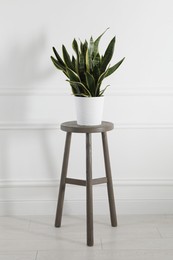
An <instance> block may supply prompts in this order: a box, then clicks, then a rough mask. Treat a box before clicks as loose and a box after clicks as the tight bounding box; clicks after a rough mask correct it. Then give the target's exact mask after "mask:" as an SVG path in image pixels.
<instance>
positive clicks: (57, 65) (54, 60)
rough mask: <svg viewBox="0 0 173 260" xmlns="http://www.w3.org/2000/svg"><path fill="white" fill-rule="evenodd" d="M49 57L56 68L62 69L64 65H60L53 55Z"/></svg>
mask: <svg viewBox="0 0 173 260" xmlns="http://www.w3.org/2000/svg"><path fill="white" fill-rule="evenodd" d="M50 58H51V60H52V62H53V64H54V65H55V67H56V68H57V69H59V70H64V66H62V65H61V64H60V63H59V62H58V61H57V60H56V59H55V58H54V57H53V56H51V57H50Z"/></svg>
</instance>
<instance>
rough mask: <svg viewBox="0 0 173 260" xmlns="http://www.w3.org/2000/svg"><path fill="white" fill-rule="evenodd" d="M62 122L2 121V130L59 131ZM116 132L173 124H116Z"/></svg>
mask: <svg viewBox="0 0 173 260" xmlns="http://www.w3.org/2000/svg"><path fill="white" fill-rule="evenodd" d="M60 124H61V123H60V122H53V121H49V120H44V121H41V120H33V121H28V120H26V121H24V120H23V121H0V130H57V129H58V130H59V129H60ZM114 128H115V129H116V130H123V129H124V130H130V129H131V130H133V129H144V130H145V129H146V130H147V129H149V130H152V129H153V130H154V129H162V130H164V129H165V130H168V129H173V123H166V122H165V123H147V122H146V123H120V122H119V123H114Z"/></svg>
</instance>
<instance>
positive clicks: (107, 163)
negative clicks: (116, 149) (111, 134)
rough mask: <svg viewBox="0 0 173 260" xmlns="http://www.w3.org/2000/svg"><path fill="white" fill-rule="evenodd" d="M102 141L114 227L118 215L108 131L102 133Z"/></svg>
mask: <svg viewBox="0 0 173 260" xmlns="http://www.w3.org/2000/svg"><path fill="white" fill-rule="evenodd" d="M102 142H103V153H104V161H105V170H106V177H107V189H108V198H109V208H110V217H111V224H112V226H113V227H116V226H117V216H116V209H115V200H114V191H113V184H112V175H111V167H110V159H109V150H108V141H107V134H106V132H103V133H102Z"/></svg>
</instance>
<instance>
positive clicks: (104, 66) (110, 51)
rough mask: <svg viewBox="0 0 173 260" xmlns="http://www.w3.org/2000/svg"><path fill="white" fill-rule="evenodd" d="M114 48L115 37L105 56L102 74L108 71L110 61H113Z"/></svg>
mask: <svg viewBox="0 0 173 260" xmlns="http://www.w3.org/2000/svg"><path fill="white" fill-rule="evenodd" d="M114 46H115V37H114V38H113V39H112V40H111V41H110V43H109V45H108V47H107V49H106V51H105V54H104V56H103V59H102V63H101V72H104V71H105V70H106V67H107V65H108V64H109V62H110V60H111V59H112V55H113V52H114Z"/></svg>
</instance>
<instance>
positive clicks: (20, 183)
mask: <svg viewBox="0 0 173 260" xmlns="http://www.w3.org/2000/svg"><path fill="white" fill-rule="evenodd" d="M113 185H114V186H116V187H118V186H130V187H132V186H173V178H172V179H114V180H113ZM58 186H59V180H57V179H54V180H44V179H43V180H0V188H23V187H29V188H30V187H34V188H35V187H58ZM73 187H74V186H73Z"/></svg>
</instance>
